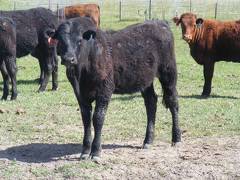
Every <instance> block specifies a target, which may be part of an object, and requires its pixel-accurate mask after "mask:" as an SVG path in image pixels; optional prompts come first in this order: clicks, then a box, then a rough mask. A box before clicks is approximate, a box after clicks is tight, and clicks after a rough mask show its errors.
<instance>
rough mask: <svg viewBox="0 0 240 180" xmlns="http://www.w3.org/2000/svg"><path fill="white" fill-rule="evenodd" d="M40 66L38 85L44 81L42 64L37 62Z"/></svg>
mask: <svg viewBox="0 0 240 180" xmlns="http://www.w3.org/2000/svg"><path fill="white" fill-rule="evenodd" d="M38 62H39V66H40V77H39V84H42V82H43V79H44V63H43V62H42V61H40V60H39V61H38Z"/></svg>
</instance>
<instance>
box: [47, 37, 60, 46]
mask: <svg viewBox="0 0 240 180" xmlns="http://www.w3.org/2000/svg"><path fill="white" fill-rule="evenodd" d="M57 43H58V40H56V39H53V38H51V37H49V38H48V44H49V45H50V46H54V45H56V44H57Z"/></svg>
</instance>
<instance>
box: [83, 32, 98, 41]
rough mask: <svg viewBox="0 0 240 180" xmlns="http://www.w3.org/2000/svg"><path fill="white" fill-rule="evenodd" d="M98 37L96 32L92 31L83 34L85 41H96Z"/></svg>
mask: <svg viewBox="0 0 240 180" xmlns="http://www.w3.org/2000/svg"><path fill="white" fill-rule="evenodd" d="M95 37H96V32H95V31H92V30H88V31H86V32H84V33H83V39H85V40H89V39H91V38H92V39H95Z"/></svg>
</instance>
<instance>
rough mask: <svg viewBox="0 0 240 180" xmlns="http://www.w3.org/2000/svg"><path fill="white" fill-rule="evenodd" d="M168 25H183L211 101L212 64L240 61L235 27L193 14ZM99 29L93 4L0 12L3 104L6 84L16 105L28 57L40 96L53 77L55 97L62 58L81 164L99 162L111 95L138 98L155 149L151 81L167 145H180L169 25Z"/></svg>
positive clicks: (145, 145) (155, 22)
mask: <svg viewBox="0 0 240 180" xmlns="http://www.w3.org/2000/svg"><path fill="white" fill-rule="evenodd" d="M173 21H174V23H176V25H181V28H182V36H183V39H184V40H185V41H186V42H187V43H188V44H189V47H190V53H191V55H192V57H193V58H194V59H195V61H196V62H197V63H198V64H201V65H203V69H204V70H203V72H204V79H205V83H204V87H203V92H202V96H203V97H208V96H209V95H210V93H211V81H212V77H213V71H214V64H215V62H217V61H220V60H225V61H235V62H238V61H239V60H240V51H239V49H240V39H239V38H240V21H232V22H230V21H229V22H220V21H216V20H207V19H206V20H204V19H202V18H197V16H196V15H195V14H192V13H184V14H182V15H181V16H180V17H174V18H173ZM99 25H100V9H99V6H98V5H95V4H86V5H82V4H81V5H76V6H68V7H65V8H63V9H60V10H58V11H57V12H52V11H51V10H48V9H45V8H33V9H29V10H19V11H0V47H1V48H0V54H1V58H0V69H1V73H2V76H3V96H2V99H3V100H6V99H7V97H8V95H9V83H10V81H11V84H12V91H11V92H12V94H11V100H14V99H16V98H17V81H16V72H17V67H16V58H20V57H23V56H26V55H28V54H31V55H32V56H34V57H36V58H37V59H38V61H39V65H40V72H41V73H40V78H39V83H40V87H39V91H44V90H45V89H46V86H47V83H48V80H49V77H50V75H52V79H53V80H52V90H57V88H58V80H57V78H58V57H57V56H58V55H59V56H60V57H61V63H62V64H63V65H65V66H66V74H67V78H68V80H69V82H70V83H71V85H72V87H73V90H74V93H75V96H76V98H77V101H78V104H79V106H80V109H81V115H82V121H83V125H84V137H83V148H82V152H81V158H82V159H86V158H88V157H90V158H91V159H92V160H98V159H99V157H100V152H101V131H102V127H103V123H104V118H105V113H106V111H107V107H108V104H109V102H110V99H111V96H112V94H113V93H117V94H125V93H135V92H141V94H142V97H143V99H144V103H145V107H146V112H147V128H146V135H145V139H144V142H143V148H148V147H149V145H151V144H152V143H153V138H154V126H155V117H156V108H157V95H156V93H155V91H154V86H153V80H154V78H155V77H157V78H158V79H159V81H160V84H161V87H162V90H163V104H164V105H165V107H166V108H169V110H170V112H171V115H172V144H173V145H175V144H176V143H178V142H180V141H181V131H180V128H179V125H178V108H179V107H178V99H177V90H176V83H177V67H176V58H175V52H174V38H173V34H172V32H171V29H170V27H169V25H168V23H167V22H166V21H161V20H149V21H145V22H143V23H139V24H134V25H131V26H128V27H126V28H124V29H122V30H119V31H103V30H101V29H100V28H99ZM94 101H95V102H96V106H95V110H94V112H93V116H92V103H93V102H94ZM91 123H93V127H94V138H93V140H92V137H91Z"/></svg>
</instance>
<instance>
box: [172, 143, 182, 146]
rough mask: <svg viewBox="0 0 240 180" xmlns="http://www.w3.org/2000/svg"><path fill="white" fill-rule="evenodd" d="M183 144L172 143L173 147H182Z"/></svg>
mask: <svg viewBox="0 0 240 180" xmlns="http://www.w3.org/2000/svg"><path fill="white" fill-rule="evenodd" d="M181 144H182V143H181V142H172V147H181Z"/></svg>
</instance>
